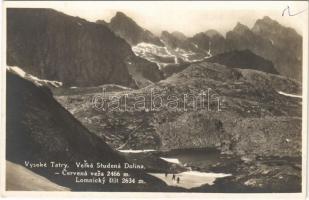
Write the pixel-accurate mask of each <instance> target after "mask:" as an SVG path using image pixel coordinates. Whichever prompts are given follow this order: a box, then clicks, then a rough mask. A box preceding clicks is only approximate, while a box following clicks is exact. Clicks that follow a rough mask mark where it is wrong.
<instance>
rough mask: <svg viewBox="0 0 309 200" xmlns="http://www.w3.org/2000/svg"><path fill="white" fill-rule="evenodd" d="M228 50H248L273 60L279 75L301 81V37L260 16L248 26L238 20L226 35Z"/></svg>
mask: <svg viewBox="0 0 309 200" xmlns="http://www.w3.org/2000/svg"><path fill="white" fill-rule="evenodd" d="M226 43H227V48H228V49H229V50H245V49H249V50H251V51H252V52H253V53H255V54H257V55H259V56H262V57H263V58H265V59H268V60H270V61H272V62H273V63H274V67H275V68H276V70H277V71H278V72H279V73H280V74H281V75H284V76H286V77H289V78H293V79H295V80H297V81H299V82H301V80H302V79H301V75H302V37H301V36H300V35H299V34H298V33H297V32H296V31H295V30H294V29H292V28H288V27H284V26H282V25H280V24H279V23H278V22H277V21H275V20H272V19H270V18H269V17H264V18H263V19H259V20H257V21H256V23H255V24H254V26H253V28H252V29H249V28H248V27H246V26H245V25H242V24H240V23H238V24H237V25H236V26H235V28H234V29H233V30H232V31H230V32H228V33H227V34H226Z"/></svg>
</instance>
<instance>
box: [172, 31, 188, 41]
mask: <svg viewBox="0 0 309 200" xmlns="http://www.w3.org/2000/svg"><path fill="white" fill-rule="evenodd" d="M171 34H172V35H173V36H174V37H176V38H177V39H179V40H186V39H187V36H186V35H185V34H183V33H182V32H179V31H173V32H172V33H171Z"/></svg>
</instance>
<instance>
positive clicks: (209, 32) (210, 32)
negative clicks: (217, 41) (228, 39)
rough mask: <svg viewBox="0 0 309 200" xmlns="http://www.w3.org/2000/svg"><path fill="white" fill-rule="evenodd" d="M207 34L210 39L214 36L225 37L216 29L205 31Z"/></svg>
mask: <svg viewBox="0 0 309 200" xmlns="http://www.w3.org/2000/svg"><path fill="white" fill-rule="evenodd" d="M205 34H206V35H207V36H208V37H210V38H212V37H214V36H221V37H223V36H222V35H221V33H219V32H218V31H217V30H214V29H209V30H207V31H205Z"/></svg>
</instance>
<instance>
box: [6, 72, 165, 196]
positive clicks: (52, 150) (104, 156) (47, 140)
mask: <svg viewBox="0 0 309 200" xmlns="http://www.w3.org/2000/svg"><path fill="white" fill-rule="evenodd" d="M6 159H7V160H8V161H11V162H13V163H17V164H20V165H22V166H24V167H25V161H29V162H35V163H37V162H47V163H48V165H49V162H51V161H53V162H56V163H57V162H61V163H66V164H69V165H70V168H69V170H72V171H74V170H78V168H77V167H76V165H75V162H82V163H83V162H84V161H85V160H86V161H87V162H88V163H90V162H93V163H94V164H95V165H96V163H97V162H101V163H103V164H108V163H111V164H117V163H122V164H123V163H125V162H127V161H126V159H125V158H124V157H123V156H121V155H120V154H119V153H117V152H116V151H114V150H113V149H111V148H110V147H109V146H108V145H107V144H106V143H105V142H104V141H103V140H102V139H101V138H99V137H98V136H96V135H95V134H93V133H91V132H89V131H88V130H87V129H86V128H85V127H84V126H83V125H82V124H81V123H80V122H79V121H78V120H76V119H75V118H74V117H73V116H72V115H71V114H70V113H69V112H68V111H67V110H65V109H64V108H63V107H62V106H61V105H60V104H59V103H58V102H57V101H56V100H55V99H54V98H53V97H52V94H51V92H50V91H49V89H48V88H45V87H38V86H36V85H34V84H33V83H32V82H30V81H28V80H25V79H23V78H21V77H19V76H18V75H16V74H13V73H11V72H7V116H6ZM28 169H30V168H28ZM30 170H32V171H34V172H35V173H37V174H40V175H41V176H44V177H46V178H48V179H50V180H51V181H53V182H55V183H57V184H59V185H63V186H65V187H68V188H71V189H72V190H84V191H85V190H105V191H108V190H109V191H110V190H130V189H131V190H143V189H145V187H146V188H147V187H148V186H147V185H148V184H146V185H143V186H139V185H131V186H119V185H118V186H119V187H117V186H115V185H112V186H111V185H109V184H107V185H100V184H77V183H76V182H75V177H74V176H61V175H59V176H57V175H55V172H58V173H60V172H61V169H58V168H51V167H48V168H34V169H30ZM94 170H95V168H94ZM101 171H104V169H101ZM119 171H120V172H124V171H126V172H129V173H130V174H131V175H132V177H136V178H142V179H143V180H145V181H146V182H148V181H149V180H150V179H152V178H150V177H149V176H148V175H146V174H145V173H144V172H143V171H135V170H130V169H129V170H126V169H123V168H122V169H119ZM27 178H29V177H27ZM30 178H31V177H30ZM152 181H153V184H158V185H160V182H158V181H156V180H154V179H152ZM161 186H162V185H161ZM15 189H16V188H15ZM34 189H35V188H34ZM13 190H14V189H13Z"/></svg>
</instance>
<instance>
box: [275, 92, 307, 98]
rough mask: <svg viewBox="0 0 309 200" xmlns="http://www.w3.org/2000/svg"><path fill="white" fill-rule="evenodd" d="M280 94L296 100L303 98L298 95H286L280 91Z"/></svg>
mask: <svg viewBox="0 0 309 200" xmlns="http://www.w3.org/2000/svg"><path fill="white" fill-rule="evenodd" d="M278 93H279V94H281V95H284V96H288V97H294V98H302V96H300V95H296V94H289V93H285V92H282V91H278Z"/></svg>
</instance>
